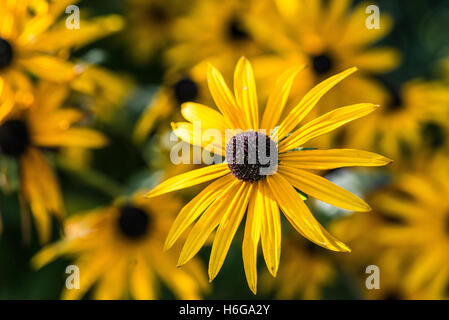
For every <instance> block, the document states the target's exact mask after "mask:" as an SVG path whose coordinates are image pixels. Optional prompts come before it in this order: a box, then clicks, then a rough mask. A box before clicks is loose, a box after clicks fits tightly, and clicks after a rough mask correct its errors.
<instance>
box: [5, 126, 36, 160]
mask: <svg viewBox="0 0 449 320" xmlns="http://www.w3.org/2000/svg"><path fill="white" fill-rule="evenodd" d="M29 144H30V135H29V132H28V128H27V125H26V123H25V122H24V121H21V120H8V121H6V122H5V123H3V124H2V125H0V153H3V154H6V155H9V156H13V157H18V156H20V155H22V154H23V153H24V152H25V150H26V149H27V147H28V146H29Z"/></svg>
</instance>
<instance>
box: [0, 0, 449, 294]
mask: <svg viewBox="0 0 449 320" xmlns="http://www.w3.org/2000/svg"><path fill="white" fill-rule="evenodd" d="M76 3H77V1H75V0H58V1H56V0H20V1H11V0H0V188H1V190H0V192H3V193H4V194H6V193H8V192H9V191H11V190H15V191H18V192H17V193H18V199H19V202H20V206H21V214H22V217H21V218H22V224H23V233H24V236H25V237H29V234H30V228H31V227H30V222H29V219H28V218H27V217H28V216H29V215H30V214H31V216H32V217H33V221H34V223H35V226H36V230H37V232H38V235H39V241H40V243H41V244H42V245H45V246H44V247H43V248H42V250H41V251H39V252H38V253H37V254H36V255H35V256H34V258H33V259H32V261H31V262H32V264H33V266H34V267H36V268H41V267H43V266H44V265H46V264H48V263H49V262H51V261H53V260H54V259H56V258H58V257H61V256H66V257H70V258H72V259H73V260H74V264H75V265H77V266H78V267H79V270H80V273H81V278H80V285H79V290H69V289H64V292H63V298H66V299H77V298H81V297H83V296H84V295H85V294H87V293H88V292H89V291H90V290H91V288H94V290H93V291H92V297H93V298H96V299H119V298H135V299H157V298H158V296H159V295H158V292H159V291H160V290H159V289H160V280H161V281H162V282H163V283H164V284H165V285H166V286H167V287H168V288H169V289H170V290H171V291H172V292H173V293H174V295H175V296H176V297H178V298H181V299H199V298H201V297H203V296H204V294H206V293H207V292H209V290H211V289H212V288H211V286H210V285H209V284H208V281H207V277H206V274H207V272H206V270H205V268H204V265H203V264H202V262H201V259H198V258H195V259H193V258H194V257H195V255H196V254H197V253H198V252H199V251H200V249H201V248H202V247H203V246H208V245H209V244H212V246H211V253H210V259H209V266H208V276H209V281H210V282H211V281H212V280H213V279H214V278H215V277H216V276H217V274H218V272H219V271H220V269H221V267H222V265H223V264H224V262H225V258H226V255H227V253H228V251H229V248H230V246H231V243H232V242H233V238H234V236H235V235H236V234H237V233H238V228H239V225H240V224H241V223H242V224H243V222H244V230H242V231H243V232H242V233H243V241H242V258H243V266H244V271H245V275H246V279H247V282H248V287H249V288H250V290H251V291H252V292H253V293H254V294H256V293H257V283H258V280H257V279H258V270H257V260H258V251H259V250H258V248H259V241H260V243H261V247H262V253H263V257H264V260H265V263H266V266H267V269H268V272H264V273H262V275H261V280H262V281H261V286H262V290H263V291H264V292H274V293H275V294H276V296H277V297H279V298H306V299H315V298H319V297H321V293H322V288H323V287H324V286H326V285H327V284H329V283H331V282H332V281H335V279H336V278H337V277H338V276H339V272H342V271H341V270H344V272H346V273H348V274H351V275H352V276H353V277H354V278H355V279H357V281H358V282H357V283H358V284H359V288H357V290H358V291H359V292H360V294H361V297H367V298H375V299H377V298H401V299H407V298H424V299H426V298H432V299H435V298H446V297H447V292H446V288H447V285H448V284H449V258H448V257H447V252H448V250H446V249H447V248H449V202H448V200H447V199H445V198H446V195H447V194H446V192H448V191H449V179H448V178H449V171H448V166H447V163H448V161H449V153H448V151H449V150H448V144H447V141H446V139H445V137H446V136H447V134H448V133H449V131H448V130H449V86H448V84H447V79H444V78H442V79H433V80H432V81H425V80H422V79H410V80H409V81H408V82H407V83H404V84H402V85H400V86H399V85H393V84H390V83H387V82H385V81H381V80H380V79H381V78H382V77H381V75H383V74H386V73H388V72H390V71H392V70H394V69H395V68H397V67H398V66H399V65H400V60H401V54H400V53H399V52H398V50H396V49H394V48H391V47H382V46H378V45H376V43H377V42H379V41H380V40H381V39H383V38H384V37H386V36H387V35H388V33H389V32H390V31H391V29H392V28H393V21H392V18H391V17H390V16H389V15H388V14H386V13H382V14H381V16H380V21H379V23H380V28H378V29H369V28H367V27H366V25H365V21H366V18H367V14H366V12H365V9H366V6H367V4H366V3H359V4H357V5H355V6H354V5H353V3H352V1H351V0H338V1H337V0H335V1H324V0H293V1H292V0H246V1H244V0H229V1H218V0H194V1H182V0H127V1H125V2H124V3H125V8H126V9H125V11H126V12H125V16H124V17H121V16H118V15H107V16H101V17H88V16H86V15H85V14H84V12H83V13H82V18H81V20H80V26H81V27H80V28H79V29H68V28H67V27H66V24H65V17H66V16H64V12H65V9H66V8H67V6H69V5H73V4H76ZM80 7H82V3H81V4H80ZM86 14H87V13H86ZM114 33H116V34H117V35H116V36H117V41H119V42H120V43H121V45H123V46H127V47H128V48H129V50H128V52H129V59H132V60H133V63H135V64H136V65H141V64H145V63H147V62H148V61H149V59H153V58H154V57H155V56H159V57H161V64H162V65H163V69H164V70H165V71H164V75H163V82H162V84H161V85H160V86H159V88H158V89H157V91H156V92H155V93H154V94H153V95H152V97H151V99H150V101H149V103H148V106H147V107H146V109H145V110H144V111H143V112H142V114H141V115H140V117H139V119H137V120H136V123H135V127H134V130H133V131H132V132H131V133H130V134H129V135H130V136H131V139H132V141H134V143H135V145H136V146H138V147H139V148H142V149H143V148H144V143H145V142H147V141H148V140H149V137H150V136H151V138H153V137H157V140H158V141H157V142H156V143H155V144H154V148H155V149H156V150H155V151H154V153H156V154H158V156H159V157H163V161H157V160H156V159H154V160H153V161H152V163H148V167H149V168H151V169H152V170H154V169H158V170H160V171H162V176H161V177H159V179H158V181H157V183H153V186H152V187H153V188H152V189H151V191H149V192H148V190H146V189H145V188H142V187H140V188H138V190H134V191H133V192H131V194H127V193H125V192H121V191H120V193H121V194H119V195H117V194H116V193H114V196H115V200H114V201H113V203H111V204H110V205H109V206H106V207H101V208H91V210H87V211H88V212H86V213H76V214H73V215H70V216H68V217H67V215H66V214H65V206H64V200H63V198H64V197H63V193H62V192H61V188H60V186H59V183H58V178H57V176H56V174H55V172H54V168H58V169H59V170H63V169H66V170H71V171H73V172H75V173H80V172H83V171H88V170H89V161H86V159H85V158H86V157H87V156H88V155H89V151H88V150H87V149H94V148H103V147H104V146H106V145H107V144H108V143H115V142H114V141H110V139H108V137H107V134H106V133H105V132H102V130H101V129H100V128H103V127H104V126H103V125H102V123H107V122H108V121H110V119H111V118H113V117H114V114H116V113H117V112H118V110H119V108H118V107H119V106H122V105H123V104H124V101H125V99H126V98H127V96H128V95H129V93H130V92H131V91H132V90H133V88H134V82H133V81H132V80H129V78H128V77H124V76H120V75H118V74H116V73H113V72H111V71H109V70H107V69H105V68H103V67H100V66H98V65H95V63H91V62H87V60H83V59H82V58H77V57H75V56H74V55H73V54H72V53H73V51H74V50H76V49H80V48H81V47H84V46H87V45H88V44H90V43H92V42H94V41H96V40H98V39H101V38H104V37H107V36H110V35H111V34H114ZM249 60H251V63H250V61H249ZM236 63H237V65H236V66H235V64H236ZM234 66H235V69H234ZM253 68H254V70H253ZM219 70H220V71H219ZM232 78H233V92H232V91H231V90H230V89H229V87H228V85H227V83H229V81H230V80H231V79H232ZM448 78H449V72H448ZM256 83H257V90H256ZM256 91H257V92H256ZM80 100H81V101H82V107H80V106H79V103H78V101H80ZM208 106H212V107H208ZM179 114H182V116H183V117H184V119H185V120H186V121H184V122H183V121H177V120H178V119H179ZM365 116H366V117H365ZM362 117H365V118H364V119H363V120H358V121H353V120H357V119H359V118H362ZM171 121H177V122H172V123H171V129H172V130H173V132H174V133H175V134H176V136H177V137H179V138H180V139H181V140H183V141H184V142H187V143H188V144H192V145H195V146H200V147H203V148H204V149H206V150H207V151H212V152H213V153H215V154H216V155H217V156H219V157H221V158H223V159H224V162H223V163H218V164H213V165H208V166H203V167H201V168H199V169H198V168H196V167H195V166H192V165H188V166H187V167H186V166H179V165H175V164H172V163H170V161H169V160H168V159H167V158H168V152H169V147H170V146H169V145H167V143H166V140H167V139H166V138H167V133H168V132H169V130H170V122H171ZM195 122H201V125H202V129H201V130H203V131H205V130H208V129H214V130H217V131H218V132H219V133H220V134H221V136H222V137H225V136H226V138H225V139H223V141H221V142H220V143H218V144H215V145H214V148H212V150H211V149H210V140H208V139H204V140H203V138H200V139H199V140H198V139H196V137H195ZM343 125H344V127H343ZM340 127H341V128H340ZM94 128H97V129H94ZM226 130H230V132H231V133H232V134H231V135H230V136H227V135H226V134H225V131H226ZM203 131H200V133H203ZM262 140H263V142H264V143H268V145H269V146H273V150H275V152H276V156H277V158H276V159H277V162H276V169H275V171H272V172H269V173H267V174H265V175H262V174H261V173H260V171H259V170H260V169H261V168H262V167H263V166H264V165H263V164H261V163H260V162H256V163H255V164H249V163H248V161H247V159H246V158H248V153H249V151H248V149H251V148H254V149H257V148H258V146H259V144H260V143H262ZM242 141H243V148H242V149H241V150H240V149H239V142H242ZM251 141H254V145H252V144H251V143H252V142H251ZM240 147H241V145H240ZM53 148H58V150H59V152H58V153H55V152H51V150H50V149H53ZM353 148H357V149H353ZM358 149H362V150H369V151H373V152H379V153H382V154H383V155H385V156H382V155H380V154H377V153H373V152H369V151H361V150H358ZM239 154H240V155H242V154H243V156H244V158H245V159H246V160H245V161H246V162H244V163H240V162H238V161H237V160H236V158H237V157H238V155H239ZM122 156H123V160H122V161H123V162H126V161H127V155H126V154H123V155H122ZM390 159H394V163H392V164H390V162H391V160H390ZM387 164H390V165H388V166H387V167H385V168H384V169H382V170H381V169H369V170H368V169H364V168H359V169H347V167H368V166H369V167H380V166H385V165H387ZM11 166H13V168H15V169H16V171H17V172H18V175H19V184H18V186H12V185H11V183H10V179H9V175H10V174H9V173H8V172H9V171H10V170H11ZM136 169H139V170H141V169H142V168H136ZM144 169H145V168H144ZM188 169H192V170H191V171H187V170H188ZM117 170H120V168H117ZM136 171H137V170H136ZM186 171H187V172H186ZM323 176H324V177H323ZM378 177H381V178H382V179H380V180H382V181H380V182H379V178H378ZM385 177H386V179H384V178H385ZM167 178H168V179H167ZM93 179H94V180H95V179H97V180H96V182H95V181H94V182H93V183H94V184H95V183H100V184H101V183H106V184H107V183H108V182H107V181H101V182H100V181H99V180H98V179H100V177H94V178H93ZM348 179H349V183H348V182H347V181H348ZM351 179H352V180H351ZM212 180H215V181H213V182H211V183H210V184H209V185H208V186H206V187H204V188H203V189H198V188H196V189H195V188H191V189H188V190H187V191H184V194H183V195H184V196H183V197H181V196H179V194H178V192H174V191H178V190H181V189H185V188H188V187H194V186H196V185H199V184H202V183H205V182H209V181H212ZM361 180H363V186H364V187H363V188H358V189H357V188H356V187H354V185H357V184H360V183H361ZM366 180H367V181H368V182H366ZM384 180H386V181H384ZM345 183H346V184H348V185H347V186H346V185H345V187H347V188H349V189H350V190H351V191H354V192H355V193H357V194H358V196H356V195H354V194H352V193H350V192H349V191H347V190H345V189H343V188H342V187H341V186H339V185H344V184H345ZM337 184H338V185H337ZM110 187H113V186H110ZM146 192H147V193H146ZM170 192H174V193H171V194H167V193H170ZM359 196H360V197H363V198H365V199H367V202H368V203H370V205H368V204H367V202H365V201H364V200H362V199H361V198H359ZM309 197H313V198H315V199H317V200H312V199H310V198H309ZM185 199H188V200H189V201H188V202H185V201H184V200H185ZM1 201H2V200H1V198H0V206H1ZM321 201H322V202H321ZM327 204H329V205H331V206H333V207H332V208H333V209H335V208H336V207H338V208H341V210H340V209H338V210H337V209H335V210H331V209H330V206H327ZM371 207H372V209H371ZM371 210H372V212H370V213H363V214H353V213H352V212H365V211H371ZM281 213H282V215H281ZM5 214H8V212H6V213H5ZM282 216H284V217H285V218H286V220H287V221H288V222H289V224H287V223H285V221H284V219H283V218H282ZM336 216H338V218H336ZM53 217H56V218H57V220H58V222H59V223H60V224H61V226H62V228H61V229H62V232H61V236H60V238H59V239H58V240H57V241H56V242H54V243H52V244H48V242H49V241H50V240H52V237H51V231H52V224H51V222H52V218H53ZM244 217H245V219H244ZM326 219H327V220H332V221H330V222H329V223H327V225H328V230H330V231H331V232H332V234H334V235H335V236H337V237H338V239H337V238H336V237H334V236H333V235H331V234H330V233H329V232H328V231H327V230H326V229H325V228H324V227H323V226H322V224H321V223H320V222H319V220H320V221H321V222H324V220H326ZM284 224H285V226H284ZM290 225H291V226H293V228H290ZM7 227H8V226H7V225H2V224H0V229H1V228H3V229H4V230H6V229H7ZM293 229H294V230H293ZM295 230H296V232H295ZM297 233H299V234H300V235H298V234H297ZM211 235H212V236H211ZM210 238H212V240H211V239H210ZM304 238H305V239H304ZM281 239H282V243H283V245H282V247H283V248H282V255H281ZM0 241H1V240H0ZM180 242H183V244H182V245H181V244H180ZM315 244H316V245H315ZM317 245H318V246H317ZM320 247H323V248H325V249H329V250H330V251H329V250H324V249H322V248H320ZM350 248H351V249H350ZM332 251H335V252H332ZM339 252H351V253H350V254H341V253H339ZM281 256H282V260H283V261H281ZM0 259H1V257H0ZM280 261H281V263H280ZM368 265H376V266H378V267H379V268H380V270H381V274H382V276H381V283H380V289H379V290H368V289H366V288H365V281H364V279H365V278H366V273H365V268H366V267H367V266H368ZM242 288H243V289H242V290H246V289H245V288H244V286H243V284H242Z"/></svg>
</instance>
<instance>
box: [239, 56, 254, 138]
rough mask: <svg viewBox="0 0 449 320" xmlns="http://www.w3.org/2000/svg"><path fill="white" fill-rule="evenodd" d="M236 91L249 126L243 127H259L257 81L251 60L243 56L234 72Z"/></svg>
mask: <svg viewBox="0 0 449 320" xmlns="http://www.w3.org/2000/svg"><path fill="white" fill-rule="evenodd" d="M234 93H235V98H236V100H237V104H238V105H239V106H240V109H241V110H243V114H244V115H245V118H246V124H247V126H248V127H246V128H242V129H245V130H246V129H252V130H258V129H259V106H258V104H257V91H256V81H255V80H254V72H253V68H252V67H251V64H250V62H249V61H248V59H246V58H245V57H241V58H240V60H239V62H238V63H237V66H236V68H235V72H234Z"/></svg>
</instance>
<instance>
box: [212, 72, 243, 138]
mask: <svg viewBox="0 0 449 320" xmlns="http://www.w3.org/2000/svg"><path fill="white" fill-rule="evenodd" d="M207 83H208V85H209V91H210V93H211V95H212V97H213V98H214V101H215V104H216V105H217V108H218V109H219V110H220V112H221V113H222V114H223V116H224V118H225V119H226V122H227V124H229V125H230V126H231V128H232V129H242V128H245V127H247V125H245V121H244V120H243V119H242V118H241V115H240V109H239V108H238V107H237V104H236V102H235V99H234V96H233V95H232V92H231V90H229V87H228V86H227V85H226V82H225V81H224V79H223V76H222V75H221V73H220V71H218V70H217V69H215V68H214V67H213V66H212V65H211V64H209V65H208V68H207ZM231 128H228V129H231Z"/></svg>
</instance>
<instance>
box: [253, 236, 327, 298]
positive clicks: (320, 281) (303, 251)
mask: <svg viewBox="0 0 449 320" xmlns="http://www.w3.org/2000/svg"><path fill="white" fill-rule="evenodd" d="M285 242H286V245H285V246H284V252H285V254H284V255H283V256H282V260H283V263H282V265H281V266H280V267H279V273H278V276H277V278H276V280H274V279H273V278H272V277H270V276H269V274H268V273H265V274H264V275H263V277H262V281H261V282H262V283H261V287H262V290H264V291H267V290H269V291H273V292H274V293H275V298H276V299H306V300H314V299H320V298H322V289H323V287H324V286H326V285H328V284H330V283H331V282H332V281H333V280H334V278H335V271H334V269H333V265H332V261H331V259H330V257H329V256H327V255H326V254H325V253H326V252H325V251H324V250H323V249H321V248H320V247H318V246H316V245H315V244H313V243H311V242H308V241H307V240H299V239H287V241H285Z"/></svg>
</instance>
